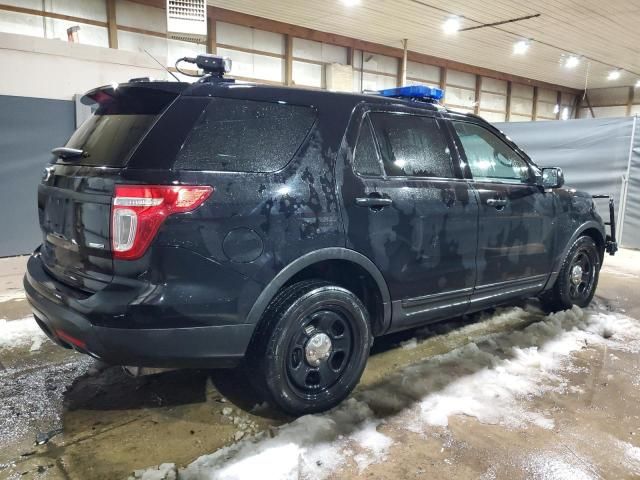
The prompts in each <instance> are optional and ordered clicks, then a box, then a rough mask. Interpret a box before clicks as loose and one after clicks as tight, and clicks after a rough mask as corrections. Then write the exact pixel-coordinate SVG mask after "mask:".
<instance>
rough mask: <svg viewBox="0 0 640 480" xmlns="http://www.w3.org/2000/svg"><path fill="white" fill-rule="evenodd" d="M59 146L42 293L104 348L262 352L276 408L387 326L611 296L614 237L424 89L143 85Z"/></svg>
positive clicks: (97, 95) (113, 89) (314, 386)
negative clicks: (603, 273)
mask: <svg viewBox="0 0 640 480" xmlns="http://www.w3.org/2000/svg"><path fill="white" fill-rule="evenodd" d="M85 100H86V101H87V102H94V103H96V104H97V110H96V111H95V115H93V116H92V117H91V118H90V119H89V120H88V121H87V122H85V123H84V124H83V125H82V126H81V127H80V128H79V129H78V130H77V131H76V132H75V133H74V134H73V136H72V137H71V138H70V140H69V142H68V143H67V145H66V147H61V148H58V149H55V150H54V154H55V157H54V159H53V160H52V162H51V164H50V165H49V166H48V167H47V168H46V169H45V173H44V177H43V179H42V183H41V184H40V185H39V187H38V212H39V219H40V225H41V228H42V233H43V243H42V245H41V246H40V247H39V248H38V249H37V250H36V251H35V252H34V254H33V255H32V257H31V258H30V259H29V262H28V272H27V274H26V276H25V279H24V286H25V290H26V293H27V298H28V300H29V302H30V304H31V305H32V307H33V312H34V316H35V318H36V320H37V322H38V324H39V325H40V327H41V328H42V329H43V330H44V331H45V332H46V333H47V335H48V336H49V337H50V338H51V339H52V340H54V341H55V342H56V343H58V344H60V345H62V346H64V347H67V348H74V349H76V350H78V351H81V352H84V353H87V354H89V355H92V356H93V357H96V358H99V359H101V360H104V361H105V362H108V363H112V364H119V365H132V366H149V367H232V366H237V365H240V364H242V365H248V366H249V367H250V368H249V369H247V370H246V371H250V372H252V373H251V376H252V378H253V380H254V381H255V382H256V383H257V384H258V385H259V386H260V387H261V390H262V391H263V392H264V393H265V394H266V395H268V398H270V400H271V401H272V402H273V403H275V404H276V405H277V406H279V407H280V408H281V409H283V410H285V411H287V412H289V413H293V414H301V413H308V412H315V411H321V410H325V409H328V408H330V407H332V406H334V405H336V404H337V403H339V402H340V401H341V400H343V399H344V398H345V397H346V396H347V395H348V394H349V393H350V392H351V391H352V389H353V388H354V387H355V385H356V384H357V383H358V380H359V378H360V376H361V374H362V371H363V369H364V367H365V364H366V362H367V358H368V355H369V349H370V347H371V344H372V341H373V338H374V337H376V336H380V335H383V334H386V333H389V332H393V331H397V330H401V329H406V328H411V327H416V326H418V325H424V324H426V323H429V322H433V321H436V320H441V319H445V318H449V317H453V316H457V315H461V314H465V313H469V312H474V311H479V310H481V309H486V308H489V307H493V306H496V305H500V304H503V303H505V302H510V301H513V300H514V299H520V298H523V297H531V296H539V297H540V298H541V300H542V302H543V304H544V305H546V306H547V307H549V308H553V309H560V308H568V307H570V306H571V305H579V306H585V305H587V304H588V303H589V302H590V300H591V299H592V297H593V295H594V291H595V288H596V284H597V282H598V274H599V270H600V266H601V264H602V261H603V256H604V252H605V250H606V249H607V248H608V249H609V250H611V251H613V250H614V249H615V243H614V242H613V241H612V239H611V238H610V237H609V236H608V235H607V234H606V233H605V227H604V224H603V221H602V219H601V218H600V216H599V215H598V214H597V213H596V210H595V208H594V203H593V200H592V198H591V196H590V195H587V194H584V193H581V192H576V191H575V190H573V189H567V188H561V187H562V183H563V180H562V172H561V171H560V170H559V169H540V168H538V167H537V166H536V165H535V164H534V163H533V162H532V161H531V159H529V157H528V156H527V155H526V154H525V153H524V152H522V151H521V150H520V149H519V148H518V147H517V146H516V145H515V144H514V143H513V142H511V141H510V140H509V139H508V138H506V137H505V136H504V135H502V134H501V133H500V132H499V131H498V130H497V129H496V128H494V127H492V126H491V125H490V124H489V123H487V122H486V121H484V120H482V119H481V118H479V117H477V116H475V115H463V114H460V113H454V112H452V111H449V110H447V109H445V108H443V107H442V106H440V105H437V104H435V103H433V102H431V101H429V99H416V98H395V97H386V96H382V95H359V94H345V93H332V92H328V91H314V90H303V89H296V88H286V87H278V86H265V85H249V84H237V83H233V82H232V81H227V80H224V79H216V78H210V79H208V81H206V79H205V80H203V81H199V82H196V83H193V84H188V83H178V82H174V83H170V82H145V81H136V82H130V83H125V84H120V85H117V86H115V85H114V86H106V87H102V88H98V89H95V90H93V91H90V92H88V93H87V95H86V96H85Z"/></svg>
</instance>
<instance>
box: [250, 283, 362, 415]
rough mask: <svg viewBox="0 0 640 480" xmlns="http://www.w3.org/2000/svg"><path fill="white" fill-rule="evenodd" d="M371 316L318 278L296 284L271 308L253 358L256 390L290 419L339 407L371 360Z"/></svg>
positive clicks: (354, 298)
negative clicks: (292, 416)
mask: <svg viewBox="0 0 640 480" xmlns="http://www.w3.org/2000/svg"><path fill="white" fill-rule="evenodd" d="M370 346H371V331H370V327H369V315H368V313H367V310H366V308H365V307H364V305H363V304H362V302H361V301H360V299H359V298H358V297H357V296H356V295H355V294H353V293H352V292H350V291H349V290H346V289H344V288H342V287H339V286H336V285H332V284H330V283H327V282H324V281H318V280H307V281H302V282H298V283H296V284H294V285H291V286H289V287H287V288H285V289H284V290H283V291H281V292H280V293H278V295H276V297H275V298H274V299H273V300H272V302H271V303H270V304H269V307H268V308H267V310H266V312H265V314H264V316H263V319H262V322H261V325H260V327H259V330H258V332H257V334H256V337H255V339H254V342H253V344H252V347H251V351H250V354H249V363H250V367H251V370H252V374H253V379H254V381H255V382H256V383H257V387H258V388H259V389H260V390H261V391H262V392H263V393H264V394H265V395H266V396H267V400H268V401H270V402H272V403H273V404H275V405H277V406H278V407H279V408H280V409H282V410H283V411H285V412H286V413H289V414H291V415H303V414H308V413H315V412H321V411H324V410H328V409H330V408H332V407H334V406H336V405H338V404H339V403H340V402H341V401H342V400H344V399H345V398H346V397H347V396H348V395H349V394H350V393H351V391H352V390H353V389H354V388H355V386H356V385H357V384H358V382H359V380H360V377H361V375H362V372H363V370H364V367H365V365H366V363H367V359H368V358H369V348H370Z"/></svg>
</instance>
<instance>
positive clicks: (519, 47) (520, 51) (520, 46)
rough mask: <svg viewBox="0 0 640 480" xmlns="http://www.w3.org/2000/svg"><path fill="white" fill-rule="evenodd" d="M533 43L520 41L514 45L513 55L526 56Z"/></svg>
mask: <svg viewBox="0 0 640 480" xmlns="http://www.w3.org/2000/svg"><path fill="white" fill-rule="evenodd" d="M530 43H531V42H529V40H520V41H518V42H516V43H514V44H513V54H514V55H524V54H525V53H527V50H529V45H530Z"/></svg>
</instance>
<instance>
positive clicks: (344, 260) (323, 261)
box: [247, 247, 391, 335]
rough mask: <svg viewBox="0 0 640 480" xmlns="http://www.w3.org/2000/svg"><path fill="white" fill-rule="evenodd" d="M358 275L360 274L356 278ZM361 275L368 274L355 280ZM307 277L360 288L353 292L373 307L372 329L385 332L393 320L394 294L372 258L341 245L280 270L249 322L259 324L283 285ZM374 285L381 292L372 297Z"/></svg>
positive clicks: (322, 250)
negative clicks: (370, 289) (370, 294)
mask: <svg viewBox="0 0 640 480" xmlns="http://www.w3.org/2000/svg"><path fill="white" fill-rule="evenodd" d="M340 267H342V268H343V269H341V268H340ZM354 275H356V278H353V276H354ZM359 275H363V276H365V278H364V281H362V282H360V281H358V282H355V280H356V279H357V278H358V276H359ZM307 278H319V279H321V280H323V279H324V280H329V281H333V282H335V283H336V284H338V285H341V286H344V287H345V288H349V289H350V290H357V291H354V292H353V293H355V294H356V295H358V297H359V298H360V299H361V300H362V301H363V303H364V304H365V306H366V307H367V310H369V313H370V316H371V328H372V333H373V334H374V335H381V334H382V333H384V332H385V331H386V330H388V328H389V325H390V324H391V296H390V293H389V288H388V286H387V283H386V281H385V280H384V277H383V276H382V274H381V273H380V270H378V267H376V266H375V264H374V263H373V262H372V261H371V260H369V258H367V257H365V256H364V255H362V254H361V253H358V252H356V251H354V250H350V249H347V248H341V247H331V248H323V249H320V250H316V251H313V252H310V253H307V254H305V255H303V256H301V257H299V258H297V259H296V260H294V261H292V262H291V263H289V264H288V265H287V266H285V267H284V268H283V269H282V270H280V272H279V273H278V274H277V275H276V276H275V277H274V278H273V279H272V280H271V281H270V282H269V283H268V284H267V286H266V287H265V288H264V289H263V290H262V293H260V295H259V296H258V299H257V300H256V301H255V303H254V304H253V306H252V307H251V310H250V311H249V314H248V315H247V323H251V324H254V325H258V324H259V322H260V320H261V318H262V316H263V313H264V311H265V310H266V309H267V306H268V305H269V303H270V302H271V300H272V299H273V298H274V297H275V296H276V294H277V293H278V292H279V291H280V290H281V289H282V288H283V287H285V286H287V285H288V284H290V283H294V282H296V281H299V280H303V279H307ZM373 286H375V287H376V290H377V292H373V293H374V295H373V296H371V297H370V296H369V293H370V292H368V288H370V287H373ZM376 296H377V298H376ZM372 308H373V310H372ZM256 330H257V328H256Z"/></svg>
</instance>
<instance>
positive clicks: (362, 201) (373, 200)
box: [356, 197, 393, 208]
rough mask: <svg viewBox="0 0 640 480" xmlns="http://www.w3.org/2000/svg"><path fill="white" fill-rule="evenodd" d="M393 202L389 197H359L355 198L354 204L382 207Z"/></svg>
mask: <svg viewBox="0 0 640 480" xmlns="http://www.w3.org/2000/svg"><path fill="white" fill-rule="evenodd" d="M392 203H393V200H391V199H390V198H383V197H359V198H356V205H357V206H359V207H369V208H384V207H388V206H389V205H391V204H392Z"/></svg>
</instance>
